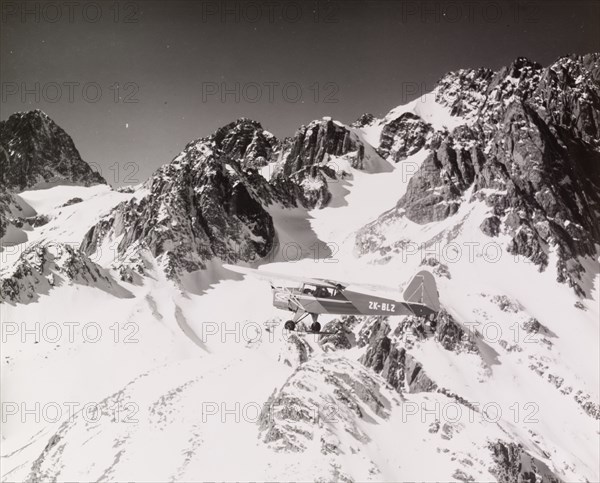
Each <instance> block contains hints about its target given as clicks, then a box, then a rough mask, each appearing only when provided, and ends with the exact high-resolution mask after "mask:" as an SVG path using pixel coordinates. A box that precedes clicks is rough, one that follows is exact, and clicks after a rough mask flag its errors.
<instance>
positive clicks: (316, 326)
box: [310, 322, 321, 332]
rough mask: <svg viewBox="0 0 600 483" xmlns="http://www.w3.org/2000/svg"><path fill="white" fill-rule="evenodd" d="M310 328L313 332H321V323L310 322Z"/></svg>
mask: <svg viewBox="0 0 600 483" xmlns="http://www.w3.org/2000/svg"><path fill="white" fill-rule="evenodd" d="M310 330H311V331H313V332H321V324H319V323H318V322H313V323H312V324H310Z"/></svg>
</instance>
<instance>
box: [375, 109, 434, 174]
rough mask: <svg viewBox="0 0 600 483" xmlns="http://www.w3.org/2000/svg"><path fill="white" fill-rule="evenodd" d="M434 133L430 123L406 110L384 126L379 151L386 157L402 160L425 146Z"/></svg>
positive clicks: (396, 160)
mask: <svg viewBox="0 0 600 483" xmlns="http://www.w3.org/2000/svg"><path fill="white" fill-rule="evenodd" d="M432 133H433V128H432V127H431V125H430V124H428V123H426V122H425V121H423V120H422V119H421V118H420V117H419V116H417V115H415V114H412V113H410V112H406V113H404V114H402V115H401V116H399V117H398V118H396V119H394V120H393V121H391V122H389V123H387V124H386V125H385V126H384V127H383V129H382V131H381V138H380V145H379V152H380V153H381V155H382V156H383V157H384V158H388V159H391V160H393V161H395V162H398V161H402V160H404V159H406V158H407V157H408V156H411V155H413V154H415V153H417V152H419V151H420V150H421V149H422V148H423V147H425V146H426V145H427V144H428V142H429V141H430V139H431V134H432Z"/></svg>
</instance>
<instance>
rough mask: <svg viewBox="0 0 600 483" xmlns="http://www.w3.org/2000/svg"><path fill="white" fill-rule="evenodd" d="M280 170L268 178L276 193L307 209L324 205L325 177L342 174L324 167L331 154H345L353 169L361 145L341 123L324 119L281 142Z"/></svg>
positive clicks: (360, 163) (360, 164) (326, 193)
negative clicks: (296, 201) (290, 194)
mask: <svg viewBox="0 0 600 483" xmlns="http://www.w3.org/2000/svg"><path fill="white" fill-rule="evenodd" d="M281 155H282V161H281V166H280V169H279V170H278V171H277V172H276V173H275V175H274V177H273V179H272V180H271V183H272V185H274V186H275V187H276V189H277V191H278V192H280V193H292V198H295V199H297V200H299V201H300V203H301V204H302V205H304V206H305V207H307V208H314V207H322V206H325V205H326V204H327V203H328V202H329V200H330V199H331V193H330V192H329V189H328V184H327V179H332V178H336V177H339V176H343V173H341V172H338V170H337V169H336V167H335V166H333V167H332V166H331V165H329V166H328V163H329V162H330V158H331V157H332V156H346V157H347V159H349V160H350V162H351V164H352V166H353V167H355V168H362V167H363V160H364V156H365V147H364V145H363V143H362V142H361V141H360V140H359V138H358V136H357V135H356V134H354V133H353V132H351V131H350V130H349V129H347V128H346V127H345V126H344V125H343V124H341V123H338V122H337V121H332V120H331V119H330V118H324V119H323V120H321V121H313V122H311V123H310V124H308V125H307V126H302V127H300V129H298V131H297V132H296V134H295V136H294V138H293V139H291V140H289V141H287V142H285V143H282V148H281Z"/></svg>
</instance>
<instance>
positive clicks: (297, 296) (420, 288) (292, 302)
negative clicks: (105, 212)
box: [223, 264, 440, 333]
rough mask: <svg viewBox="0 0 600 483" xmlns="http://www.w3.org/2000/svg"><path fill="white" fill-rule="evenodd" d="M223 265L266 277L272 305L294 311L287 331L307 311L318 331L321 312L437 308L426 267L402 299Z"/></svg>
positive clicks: (425, 312) (425, 313)
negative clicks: (286, 283)
mask: <svg viewBox="0 0 600 483" xmlns="http://www.w3.org/2000/svg"><path fill="white" fill-rule="evenodd" d="M223 267H224V268H226V269H227V270H230V271H232V272H236V273H241V274H244V275H252V276H255V277H258V278H262V279H266V280H268V281H269V282H270V283H271V289H272V291H273V306H274V307H276V308H278V309H283V310H289V311H290V312H293V313H294V316H293V318H292V319H290V320H287V321H286V322H285V324H284V328H285V329H287V330H290V331H293V330H296V324H297V323H298V322H300V321H301V320H303V319H304V318H305V317H307V316H309V315H310V316H311V318H312V324H311V326H310V332H312V333H320V332H321V324H320V323H319V322H318V320H317V319H318V317H319V315H320V314H335V315H416V316H418V317H425V318H429V317H430V316H432V315H435V314H436V313H437V312H439V310H440V302H439V295H438V291H437V286H436V283H435V278H434V277H433V275H432V274H431V273H430V272H428V271H426V270H422V271H420V272H418V273H417V274H416V275H415V276H414V277H413V278H412V280H411V281H410V283H409V284H408V286H407V287H406V289H405V290H404V293H403V296H402V300H397V299H396V298H388V297H384V296H382V293H381V291H378V290H373V288H372V287H368V286H365V285H356V284H348V283H344V282H338V281H335V280H325V279H321V278H306V277H297V276H290V275H283V274H279V273H273V272H266V271H263V270H255V269H252V268H245V267H238V266H235V265H227V264H224V265H223ZM275 280H279V281H287V282H294V283H295V284H296V286H295V287H289V286H285V285H276V284H275V283H274V281H275ZM288 285H289V283H288ZM388 290H389V289H388Z"/></svg>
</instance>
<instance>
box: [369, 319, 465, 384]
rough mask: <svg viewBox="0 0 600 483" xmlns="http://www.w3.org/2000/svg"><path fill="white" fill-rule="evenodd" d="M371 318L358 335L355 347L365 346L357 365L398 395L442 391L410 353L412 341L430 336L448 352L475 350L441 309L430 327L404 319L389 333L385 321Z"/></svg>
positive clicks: (462, 332) (421, 320)
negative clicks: (371, 372) (391, 388)
mask: <svg viewBox="0 0 600 483" xmlns="http://www.w3.org/2000/svg"><path fill="white" fill-rule="evenodd" d="M373 319H375V320H373V321H371V320H370V318H368V319H367V320H366V321H365V324H364V325H363V329H362V331H361V334H359V347H360V346H361V345H366V350H365V352H364V353H363V355H362V356H361V358H360V362H362V363H363V364H364V365H365V366H367V367H370V368H371V369H373V370H374V371H375V372H377V373H378V374H380V375H381V376H382V377H383V378H384V379H385V380H386V381H387V382H388V383H389V384H390V385H391V386H392V387H393V388H394V389H396V391H398V392H399V393H402V392H405V391H407V392H411V393H414V392H431V391H438V390H439V391H440V392H444V389H443V388H441V389H438V385H437V384H436V382H435V381H433V380H432V379H430V378H429V376H427V374H426V373H425V371H424V369H423V365H422V364H421V363H420V362H419V361H418V360H416V359H415V357H414V356H413V355H412V354H411V353H410V349H411V348H412V346H413V344H414V341H415V340H424V339H425V338H427V337H434V339H435V340H436V341H438V342H439V344H440V345H441V346H442V347H443V348H444V349H446V350H448V351H454V352H476V351H477V346H476V344H475V341H474V339H473V338H472V337H471V336H470V335H469V334H467V333H466V332H465V331H464V330H463V329H462V328H461V326H460V325H459V324H458V323H456V321H455V320H454V319H453V318H452V316H450V315H449V314H448V313H447V312H446V311H445V310H444V309H442V310H441V311H440V312H439V313H438V314H437V315H436V316H435V318H434V319H433V320H432V322H431V323H430V324H426V323H425V321H424V320H423V319H421V318H419V317H405V318H404V319H403V321H402V322H401V323H400V325H398V326H397V327H396V329H395V330H394V331H393V332H391V331H390V326H389V323H388V321H387V320H386V319H385V318H383V317H373ZM361 335H362V337H361Z"/></svg>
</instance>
